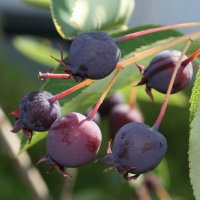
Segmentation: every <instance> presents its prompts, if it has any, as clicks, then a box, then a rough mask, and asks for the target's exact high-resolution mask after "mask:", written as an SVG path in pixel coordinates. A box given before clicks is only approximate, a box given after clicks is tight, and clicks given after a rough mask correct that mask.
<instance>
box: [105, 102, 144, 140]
mask: <svg viewBox="0 0 200 200" xmlns="http://www.w3.org/2000/svg"><path fill="white" fill-rule="evenodd" d="M143 121H144V120H143V116H142V114H141V112H140V111H139V110H138V109H137V108H135V107H134V108H131V107H130V106H129V105H128V104H117V105H115V106H113V107H112V109H111V111H110V114H109V117H108V122H109V127H110V138H111V139H113V138H114V137H115V135H116V133H117V131H118V130H119V129H120V128H121V127H122V126H124V125H125V124H127V123H130V122H141V123H142V122H143Z"/></svg>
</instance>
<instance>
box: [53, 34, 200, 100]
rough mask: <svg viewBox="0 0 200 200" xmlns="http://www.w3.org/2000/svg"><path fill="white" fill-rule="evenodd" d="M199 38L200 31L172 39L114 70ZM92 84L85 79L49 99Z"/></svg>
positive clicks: (124, 61) (120, 64)
mask: <svg viewBox="0 0 200 200" xmlns="http://www.w3.org/2000/svg"><path fill="white" fill-rule="evenodd" d="M199 37H200V31H196V32H192V33H190V34H187V35H184V36H182V37H179V38H177V39H174V40H172V41H170V42H166V43H164V44H162V45H159V46H156V47H153V48H150V49H148V50H145V51H143V52H140V53H136V54H134V55H133V56H132V57H130V58H128V59H126V60H123V61H121V62H119V63H118V64H117V65H116V67H115V69H116V70H118V69H123V68H125V67H127V66H129V65H131V64H133V63H135V62H137V61H140V60H142V59H144V58H146V57H149V56H151V55H153V54H156V53H158V52H160V51H162V50H165V49H168V48H171V47H173V46H175V45H178V44H180V43H182V42H185V41H187V40H196V39H198V38H199ZM93 82H94V80H91V79H87V80H85V81H83V82H81V83H80V84H78V85H76V86H74V87H72V88H70V89H68V90H66V91H64V92H61V93H59V94H57V95H55V96H54V97H53V98H52V99H51V101H53V102H54V101H56V100H59V99H61V98H63V97H65V96H67V95H69V94H71V93H73V92H74V91H76V90H78V89H80V88H82V87H84V86H88V85H90V84H91V83H93Z"/></svg>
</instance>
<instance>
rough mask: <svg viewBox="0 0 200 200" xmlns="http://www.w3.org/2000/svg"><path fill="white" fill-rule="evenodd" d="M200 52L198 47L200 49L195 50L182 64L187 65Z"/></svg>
mask: <svg viewBox="0 0 200 200" xmlns="http://www.w3.org/2000/svg"><path fill="white" fill-rule="evenodd" d="M199 54H200V49H198V50H197V51H195V52H194V53H193V54H192V55H190V56H189V57H188V58H186V59H185V60H184V61H183V62H182V66H187V65H188V63H189V62H191V61H192V60H194V59H195V58H196V57H197V56H198V55H199Z"/></svg>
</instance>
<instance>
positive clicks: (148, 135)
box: [102, 122, 167, 180]
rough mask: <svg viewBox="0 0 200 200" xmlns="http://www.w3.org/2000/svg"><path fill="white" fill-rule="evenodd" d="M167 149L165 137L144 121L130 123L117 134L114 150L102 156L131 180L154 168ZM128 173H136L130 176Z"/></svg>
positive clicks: (103, 159)
mask: <svg viewBox="0 0 200 200" xmlns="http://www.w3.org/2000/svg"><path fill="white" fill-rule="evenodd" d="M166 150H167V141H166V139H165V137H164V136H163V135H162V134H161V133H159V132H158V131H157V130H155V129H153V128H151V127H149V126H148V125H146V124H143V123H137V122H133V123H128V124H126V125H125V126H123V127H122V128H121V129H120V130H119V131H118V132H117V134H116V137H115V138H114V141H113V146H112V151H111V150H110V153H109V154H107V155H106V156H105V157H104V158H102V161H103V162H106V163H110V164H114V165H115V167H116V168H117V170H118V171H119V172H120V173H121V174H122V175H123V176H124V178H125V179H127V180H129V179H132V178H135V177H137V176H138V175H140V174H142V173H145V172H148V171H150V170H152V169H154V168H155V167H156V166H157V165H158V164H159V163H160V161H161V160H162V159H163V157H164V155H165V152H166ZM128 173H132V174H134V176H131V177H129V176H128Z"/></svg>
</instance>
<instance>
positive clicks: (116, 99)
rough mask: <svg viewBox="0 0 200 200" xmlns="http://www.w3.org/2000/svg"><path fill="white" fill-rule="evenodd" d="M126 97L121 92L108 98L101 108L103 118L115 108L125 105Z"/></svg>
mask: <svg viewBox="0 0 200 200" xmlns="http://www.w3.org/2000/svg"><path fill="white" fill-rule="evenodd" d="M124 101H125V100H124V96H123V95H122V93H120V92H116V93H114V94H113V95H112V96H110V97H109V98H107V99H106V100H105V101H104V102H103V103H102V105H101V106H100V108H99V113H100V115H101V116H105V115H108V114H109V112H110V110H111V109H112V107H113V106H115V105H117V104H120V103H124Z"/></svg>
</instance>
